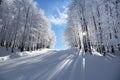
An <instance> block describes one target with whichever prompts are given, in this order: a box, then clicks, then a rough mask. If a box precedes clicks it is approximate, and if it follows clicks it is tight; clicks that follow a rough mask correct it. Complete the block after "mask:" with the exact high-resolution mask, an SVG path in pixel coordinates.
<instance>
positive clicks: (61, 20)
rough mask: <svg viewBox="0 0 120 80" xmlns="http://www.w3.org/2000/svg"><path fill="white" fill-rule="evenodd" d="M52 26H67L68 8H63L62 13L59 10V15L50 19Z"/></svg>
mask: <svg viewBox="0 0 120 80" xmlns="http://www.w3.org/2000/svg"><path fill="white" fill-rule="evenodd" d="M48 19H49V20H50V22H51V23H52V24H55V25H62V24H66V22H67V21H66V19H67V8H66V7H65V6H63V10H62V11H60V10H59V9H57V15H52V16H50V17H49V18H48Z"/></svg>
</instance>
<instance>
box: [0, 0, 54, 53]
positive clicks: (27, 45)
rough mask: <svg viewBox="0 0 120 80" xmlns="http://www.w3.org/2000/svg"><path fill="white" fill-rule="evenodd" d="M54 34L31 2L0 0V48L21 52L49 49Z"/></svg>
mask: <svg viewBox="0 0 120 80" xmlns="http://www.w3.org/2000/svg"><path fill="white" fill-rule="evenodd" d="M54 42H55V34H54V32H53V31H52V30H51V25H50V22H49V21H48V20H47V18H46V17H45V15H44V12H43V10H41V9H38V7H37V3H36V2H35V1H33V0H0V46H4V47H6V49H8V48H10V49H11V51H12V52H13V51H14V50H15V49H19V50H21V51H24V50H35V49H40V48H51V47H52V46H53V45H54Z"/></svg>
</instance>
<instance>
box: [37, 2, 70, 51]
mask: <svg viewBox="0 0 120 80" xmlns="http://www.w3.org/2000/svg"><path fill="white" fill-rule="evenodd" d="M35 1H37V3H38V7H40V8H41V9H43V10H44V12H45V15H46V16H47V18H48V19H49V20H50V22H51V27H52V30H54V32H55V34H56V38H57V41H56V44H55V47H54V48H55V49H65V48H67V46H65V44H64V42H63V39H62V36H63V33H64V30H65V28H66V18H67V14H66V11H67V8H66V7H67V4H68V3H69V0H35Z"/></svg>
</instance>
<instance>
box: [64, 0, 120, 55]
mask: <svg viewBox="0 0 120 80" xmlns="http://www.w3.org/2000/svg"><path fill="white" fill-rule="evenodd" d="M67 26H68V27H67V29H66V30H65V33H64V40H65V43H66V44H67V45H68V46H70V47H80V48H81V49H82V50H84V51H85V52H87V51H89V52H91V51H92V50H96V51H98V52H100V53H104V54H105V53H106V52H112V53H114V52H115V51H120V0H72V1H71V3H70V5H69V6H68V22H67Z"/></svg>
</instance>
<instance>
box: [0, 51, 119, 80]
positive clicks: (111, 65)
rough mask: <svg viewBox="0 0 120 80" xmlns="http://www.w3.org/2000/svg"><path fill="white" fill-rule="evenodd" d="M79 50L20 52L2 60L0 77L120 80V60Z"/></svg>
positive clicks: (1, 79)
mask: <svg viewBox="0 0 120 80" xmlns="http://www.w3.org/2000/svg"><path fill="white" fill-rule="evenodd" d="M76 51H77V50H76V49H68V50H49V49H45V50H42V51H33V52H24V54H25V53H26V55H23V54H22V53H17V54H19V55H21V56H22V57H17V58H15V57H16V56H15V55H12V57H10V56H8V57H9V59H8V60H6V61H4V62H1V63H0V80H120V59H118V58H114V59H111V58H106V57H103V56H100V55H98V54H95V55H93V56H91V55H90V54H87V53H86V54H81V53H80V54H78V52H76Z"/></svg>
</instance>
